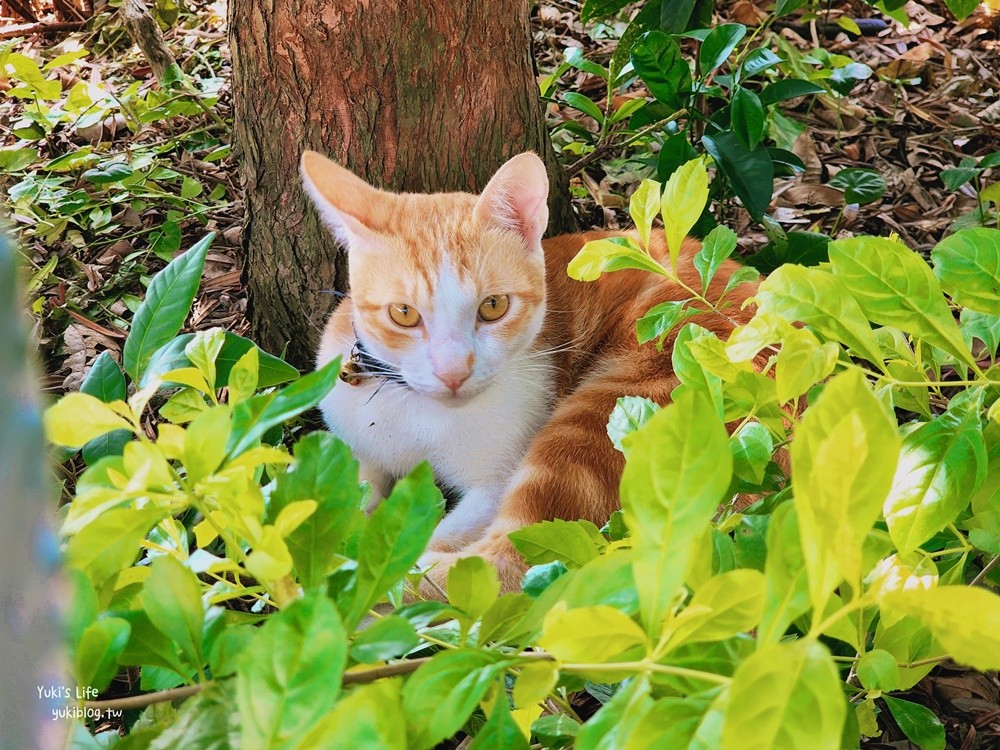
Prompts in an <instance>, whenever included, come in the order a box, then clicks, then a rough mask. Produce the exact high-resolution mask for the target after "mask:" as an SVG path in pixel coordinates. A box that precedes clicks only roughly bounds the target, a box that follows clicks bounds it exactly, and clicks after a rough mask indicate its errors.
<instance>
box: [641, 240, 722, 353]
mask: <svg viewBox="0 0 1000 750" xmlns="http://www.w3.org/2000/svg"><path fill="white" fill-rule="evenodd" d="M736 244H737V237H736V232H734V231H733V230H732V229H730V228H729V227H725V226H722V225H721V224H720V225H719V226H717V227H716V228H715V229H713V230H712V231H711V232H709V233H708V235H706V237H705V239H704V240H702V242H701V249H700V250H699V251H698V252H697V253H696V254H695V256H694V259H693V261H692V262H693V263H694V267H695V268H696V269H697V271H698V276H699V277H700V278H701V293H702V295H705V294H707V293H708V285H709V284H711V283H712V279H714V278H715V274H716V272H717V271H718V270H719V269H720V268H721V267H722V264H723V263H724V262H725V261H726V259H727V258H728V257H729V256H730V255H732V254H733V251H734V250H735V249H736ZM640 343H641V342H640Z"/></svg>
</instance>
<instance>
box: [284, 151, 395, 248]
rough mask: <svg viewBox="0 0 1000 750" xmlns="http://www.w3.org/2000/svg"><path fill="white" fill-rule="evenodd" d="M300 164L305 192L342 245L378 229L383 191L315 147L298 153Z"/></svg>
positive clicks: (349, 245) (351, 242)
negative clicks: (300, 158)
mask: <svg viewBox="0 0 1000 750" xmlns="http://www.w3.org/2000/svg"><path fill="white" fill-rule="evenodd" d="M300 168H301V172H302V183H303V185H304V187H305V189H306V193H308V194H309V197H310V198H312V202H313V203H314V204H315V206H316V209H317V210H318V211H319V215H320V217H322V219H323V223H324V224H326V225H327V226H328V227H329V228H330V231H331V232H333V235H334V237H336V238H337V240H338V241H339V242H340V243H341V244H342V245H344V246H345V247H347V248H350V247H351V245H352V244H354V243H353V240H354V239H355V238H357V237H359V236H364V235H365V234H366V233H367V232H372V231H378V229H379V225H380V221H379V215H378V209H379V208H380V207H381V206H382V204H383V202H384V201H382V200H381V198H383V197H384V196H385V193H383V192H382V191H381V190H379V189H378V188H374V187H372V186H371V185H369V184H368V183H367V182H365V181H364V180H362V179H361V178H360V177H358V176H357V175H355V174H354V173H353V172H351V171H350V170H347V169H344V168H343V167H342V166H340V165H339V164H337V163H336V162H334V161H331V160H330V159H327V158H326V157H325V156H323V155H322V154H319V153H317V152H315V151H306V152H304V153H303V154H302V162H301V165H300Z"/></svg>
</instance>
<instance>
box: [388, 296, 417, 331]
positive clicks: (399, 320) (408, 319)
mask: <svg viewBox="0 0 1000 750" xmlns="http://www.w3.org/2000/svg"><path fill="white" fill-rule="evenodd" d="M389 317H390V318H392V322H393V323H395V324H396V325H398V326H403V328H413V327H414V326H417V325H420V313H419V312H417V311H416V309H415V308H413V307H410V306H409V305H404V304H402V303H400V302H397V303H394V304H392V305H389Z"/></svg>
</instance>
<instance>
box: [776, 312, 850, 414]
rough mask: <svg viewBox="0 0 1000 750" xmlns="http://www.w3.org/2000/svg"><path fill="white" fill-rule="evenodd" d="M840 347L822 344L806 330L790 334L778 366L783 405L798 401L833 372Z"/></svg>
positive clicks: (833, 344) (783, 347)
mask: <svg viewBox="0 0 1000 750" xmlns="http://www.w3.org/2000/svg"><path fill="white" fill-rule="evenodd" d="M839 356H840V347H839V346H837V345H836V344H835V343H834V342H832V341H828V342H826V343H825V344H820V343H819V341H818V340H817V339H816V337H815V336H814V335H813V334H812V333H811V332H810V331H809V330H808V329H806V328H800V329H795V330H792V331H790V332H789V333H788V334H786V335H785V337H784V339H782V342H781V351H780V352H778V361H777V363H776V365H775V384H776V386H777V389H778V400H779V401H781V402H782V403H785V402H786V401H791V400H792V399H793V398H798V397H799V396H801V395H802V394H804V393H805V392H806V391H808V390H809V389H810V388H812V387H813V386H814V385H816V383H818V382H820V381H821V380H823V379H824V378H825V377H826V376H827V375H829V374H830V373H831V372H833V368H834V367H835V366H836V364H837V359H838V358H839Z"/></svg>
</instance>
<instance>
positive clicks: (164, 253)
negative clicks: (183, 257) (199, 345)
mask: <svg viewBox="0 0 1000 750" xmlns="http://www.w3.org/2000/svg"><path fill="white" fill-rule="evenodd" d="M180 247H181V227H180V225H179V224H178V223H177V222H176V221H165V222H163V226H161V227H159V228H157V229H154V230H153V231H152V232H150V233H149V249H150V250H152V251H153V254H154V255H156V257H158V258H160V259H161V260H165V261H167V262H170V261H171V260H173V257H174V253H176V252H177V251H178V250H180ZM190 335H193V334H190Z"/></svg>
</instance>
